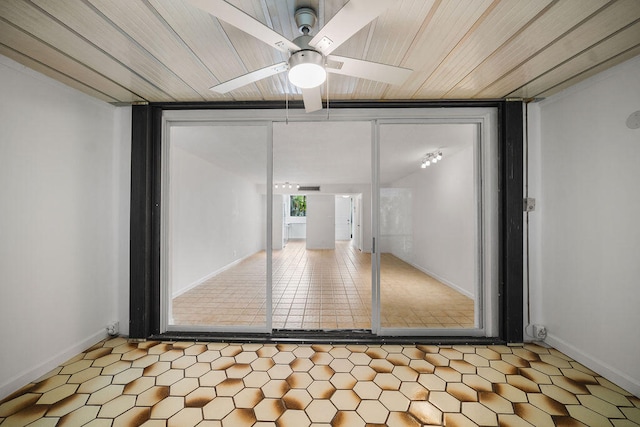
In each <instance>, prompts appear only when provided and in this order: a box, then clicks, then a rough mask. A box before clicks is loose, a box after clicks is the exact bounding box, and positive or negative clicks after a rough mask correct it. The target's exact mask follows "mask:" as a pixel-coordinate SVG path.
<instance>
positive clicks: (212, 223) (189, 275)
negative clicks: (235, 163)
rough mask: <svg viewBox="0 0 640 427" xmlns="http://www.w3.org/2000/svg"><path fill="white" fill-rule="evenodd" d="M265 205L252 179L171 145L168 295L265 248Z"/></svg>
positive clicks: (189, 286) (175, 293)
mask: <svg viewBox="0 0 640 427" xmlns="http://www.w3.org/2000/svg"><path fill="white" fill-rule="evenodd" d="M265 209H266V207H265V198H264V196H263V195H261V194H260V192H259V191H258V187H257V186H256V185H255V184H253V183H251V182H249V181H248V180H246V179H244V178H242V177H241V176H238V175H236V174H234V173H231V172H229V171H226V170H223V169H221V168H220V167H217V166H215V165H214V164H212V163H210V162H208V161H206V160H203V159H202V158H200V157H198V156H195V155H193V154H191V153H190V152H187V151H186V150H183V149H180V148H177V147H173V149H172V154H171V221H172V222H171V235H172V264H171V268H172V273H171V277H172V290H171V293H172V295H173V296H176V295H178V294H180V293H182V292H184V291H185V290H187V289H190V288H191V287H194V286H197V285H198V284H200V283H202V282H203V281H204V280H206V279H207V278H209V277H212V276H213V275H215V274H216V273H217V272H219V271H221V270H222V269H224V268H227V267H228V266H230V265H232V264H233V263H235V262H237V261H239V260H242V259H243V258H246V257H248V256H250V255H253V254H254V253H256V252H259V251H260V250H263V249H264V248H265V244H266V243H265V241H266V238H265V236H266V231H265V228H264V224H265V222H264V217H265V215H266V214H265Z"/></svg>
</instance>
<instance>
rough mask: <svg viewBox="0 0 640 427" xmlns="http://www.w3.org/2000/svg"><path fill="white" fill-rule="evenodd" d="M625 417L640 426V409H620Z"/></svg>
mask: <svg viewBox="0 0 640 427" xmlns="http://www.w3.org/2000/svg"><path fill="white" fill-rule="evenodd" d="M620 410H621V411H622V413H623V414H624V416H625V417H627V418H628V419H629V420H631V421H633V422H635V423H638V424H640V408H620Z"/></svg>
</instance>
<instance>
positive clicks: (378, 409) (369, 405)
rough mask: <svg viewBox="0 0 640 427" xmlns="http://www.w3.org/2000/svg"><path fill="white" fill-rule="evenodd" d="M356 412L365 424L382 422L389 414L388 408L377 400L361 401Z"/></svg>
mask: <svg viewBox="0 0 640 427" xmlns="http://www.w3.org/2000/svg"><path fill="white" fill-rule="evenodd" d="M356 412H357V413H358V415H360V418H362V419H363V420H364V421H365V422H366V423H367V424H384V422H385V421H386V419H387V417H388V416H389V410H388V409H387V408H386V407H385V406H384V405H383V404H382V403H381V402H380V401H378V400H363V401H361V402H360V405H358V408H357V409H356Z"/></svg>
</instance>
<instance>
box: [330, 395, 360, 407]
mask: <svg viewBox="0 0 640 427" xmlns="http://www.w3.org/2000/svg"><path fill="white" fill-rule="evenodd" d="M330 400H331V403H333V405H334V406H335V407H336V408H337V409H338V410H340V411H355V410H356V408H357V407H358V405H359V404H360V400H361V399H360V397H359V396H358V395H357V394H356V393H355V392H354V391H353V390H336V391H335V392H334V393H333V395H332V396H331V398H330Z"/></svg>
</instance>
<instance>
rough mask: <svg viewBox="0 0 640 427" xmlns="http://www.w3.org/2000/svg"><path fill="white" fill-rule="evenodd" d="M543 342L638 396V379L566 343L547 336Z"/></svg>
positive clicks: (639, 382)
mask: <svg viewBox="0 0 640 427" xmlns="http://www.w3.org/2000/svg"><path fill="white" fill-rule="evenodd" d="M544 342H545V343H546V344H548V345H550V346H551V347H553V348H555V349H557V350H560V351H561V352H563V353H564V354H566V355H567V356H569V357H571V358H573V359H574V360H576V361H577V362H579V363H581V364H583V365H584V366H586V367H587V368H589V369H591V370H592V371H594V372H597V373H598V374H600V375H602V376H603V377H605V378H606V379H608V380H609V381H611V382H612V383H614V384H616V385H617V386H619V387H622V388H623V389H625V390H627V391H628V392H629V393H632V394H633V395H634V396H640V379H639V378H631V377H630V376H629V375H627V374H625V373H624V372H621V371H620V370H619V369H616V368H614V367H613V366H611V365H609V364H608V363H605V362H603V361H602V360H600V359H597V358H595V357H593V356H591V355H589V354H587V353H585V352H584V351H582V350H580V349H579V348H577V347H575V346H573V345H571V344H569V343H568V342H566V341H564V340H562V339H560V338H558V337H556V336H554V335H552V334H549V335H547V338H546V339H545V340H544Z"/></svg>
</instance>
